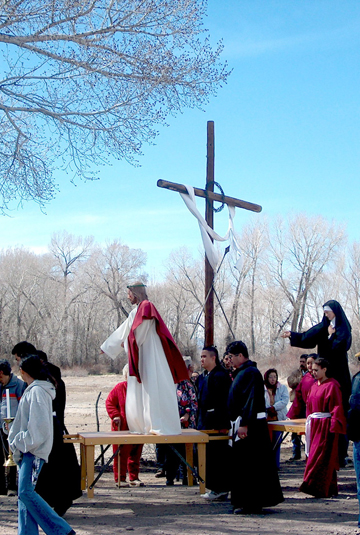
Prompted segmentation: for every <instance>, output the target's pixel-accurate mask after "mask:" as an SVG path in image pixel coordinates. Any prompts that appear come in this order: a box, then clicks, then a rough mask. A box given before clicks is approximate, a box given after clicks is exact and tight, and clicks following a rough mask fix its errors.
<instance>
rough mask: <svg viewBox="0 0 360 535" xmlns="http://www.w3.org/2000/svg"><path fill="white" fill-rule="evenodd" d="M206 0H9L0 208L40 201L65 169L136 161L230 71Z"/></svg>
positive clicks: (76, 172) (4, 7) (1, 17)
mask: <svg viewBox="0 0 360 535" xmlns="http://www.w3.org/2000/svg"><path fill="white" fill-rule="evenodd" d="M205 8H206V2H205V0H157V1H156V2H155V1H154V0H115V1H110V0H105V1H102V0H81V1H78V0H62V1H61V2H58V1H57V0H40V1H39V0H33V1H31V2H27V1H26V0H20V1H16V2H15V1H14V0H9V1H7V2H2V3H1V7H0V52H1V55H2V65H3V75H2V80H1V84H0V96H1V98H0V132H1V136H0V139H1V141H0V156H1V158H0V195H1V198H2V202H1V201H0V210H1V209H2V210H3V211H4V210H6V207H7V203H8V202H9V201H10V200H12V199H14V198H20V199H26V200H28V199H32V200H35V201H37V202H39V203H41V204H43V203H44V202H46V201H48V200H50V199H51V198H52V197H53V196H54V193H55V186H54V182H53V173H54V167H55V162H56V165H57V167H59V166H62V168H64V169H66V170H68V171H70V173H71V175H72V176H78V177H82V178H91V177H93V169H92V166H93V165H94V164H96V165H98V164H101V163H103V162H104V161H107V160H108V158H109V157H115V158H120V159H126V160H128V161H130V162H133V161H134V159H135V158H136V156H137V155H139V154H140V151H141V145H142V143H144V142H151V141H152V139H153V138H154V137H155V136H156V125H158V124H159V123H161V124H165V118H166V116H167V115H168V114H169V113H171V114H175V113H176V112H178V111H180V110H182V109H183V108H184V107H194V106H201V105H202V104H204V103H205V102H206V101H207V99H208V97H209V95H211V94H214V93H215V92H216V89H217V88H218V87H219V86H220V84H221V82H222V81H224V80H225V79H226V78H227V75H228V72H227V68H226V65H221V63H220V60H219V57H220V53H221V50H222V47H221V45H218V46H217V47H216V48H212V47H211V45H210V42H209V38H208V36H207V34H206V31H205V30H204V29H203V27H202V19H203V17H204V14H205Z"/></svg>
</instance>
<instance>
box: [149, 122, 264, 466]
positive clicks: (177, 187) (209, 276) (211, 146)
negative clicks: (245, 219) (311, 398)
mask: <svg viewBox="0 0 360 535" xmlns="http://www.w3.org/2000/svg"><path fill="white" fill-rule="evenodd" d="M214 161H215V135H214V121H208V123H207V162H206V188H205V190H203V189H199V188H194V193H195V195H196V196H197V197H202V198H205V199H206V208H205V219H206V222H207V224H208V225H209V227H211V228H214V212H213V204H214V201H216V202H220V203H224V204H227V205H229V206H236V207H238V208H243V209H245V210H251V211H252V212H261V210H262V208H261V206H259V205H258V204H254V203H251V202H247V201H243V200H241V199H235V198H234V197H228V196H227V195H224V194H223V193H222V194H219V193H215V192H214V176H215V172H214ZM157 185H158V187H159V188H166V189H170V190H172V191H177V192H179V193H187V188H186V187H185V186H184V184H176V183H175V182H168V181H166V180H158V182H157ZM213 282H214V270H213V269H212V267H211V265H210V264H209V262H208V260H207V258H206V256H205V299H206V297H207V295H208V293H209V297H208V299H207V301H206V302H205V307H204V309H205V345H206V346H210V345H214V290H213ZM201 314H202V311H201ZM201 314H200V315H199V318H198V322H197V324H198V323H199V319H200V316H201ZM194 331H195V330H194ZM199 455H200V451H199Z"/></svg>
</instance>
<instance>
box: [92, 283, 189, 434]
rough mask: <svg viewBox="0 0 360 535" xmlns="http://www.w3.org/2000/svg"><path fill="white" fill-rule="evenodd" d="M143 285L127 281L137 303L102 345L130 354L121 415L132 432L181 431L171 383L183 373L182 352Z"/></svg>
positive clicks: (185, 375)
mask: <svg viewBox="0 0 360 535" xmlns="http://www.w3.org/2000/svg"><path fill="white" fill-rule="evenodd" d="M145 288H146V286H145V284H143V283H142V282H135V283H134V284H132V285H130V286H128V299H129V300H130V302H131V304H132V305H136V308H134V309H133V310H132V311H131V312H130V314H129V317H128V318H127V320H125V321H124V322H123V323H122V324H121V325H120V327H118V329H116V331H115V332H114V333H113V334H112V335H111V336H109V338H108V339H107V340H106V341H105V342H104V343H103V344H102V345H101V350H102V352H103V353H106V354H107V355H109V357H111V358H116V357H117V356H118V354H119V353H120V350H121V348H122V347H124V348H125V351H126V352H127V354H128V358H129V378H128V385H127V394H126V418H127V422H128V426H129V430H130V432H132V433H141V434H148V433H154V434H159V435H179V434H180V433H181V427H180V420H179V415H178V414H179V413H178V405H177V399H176V384H177V383H179V382H180V381H183V380H185V379H187V378H188V373H187V369H186V366H185V364H184V361H183V358H182V355H181V353H180V351H179V349H178V347H177V345H176V343H175V341H174V339H173V337H172V336H171V334H170V332H169V330H168V329H167V327H166V325H165V323H164V321H163V320H162V318H161V316H160V314H159V312H158V311H157V310H156V308H155V306H154V305H153V303H151V302H150V301H149V300H148V297H147V294H146V289H145Z"/></svg>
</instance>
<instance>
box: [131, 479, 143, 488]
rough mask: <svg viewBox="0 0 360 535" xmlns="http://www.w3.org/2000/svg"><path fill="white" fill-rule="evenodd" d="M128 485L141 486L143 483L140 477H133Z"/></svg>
mask: <svg viewBox="0 0 360 535" xmlns="http://www.w3.org/2000/svg"><path fill="white" fill-rule="evenodd" d="M129 485H130V487H143V486H144V483H143V482H142V481H140V479H133V480H132V481H130V483H129Z"/></svg>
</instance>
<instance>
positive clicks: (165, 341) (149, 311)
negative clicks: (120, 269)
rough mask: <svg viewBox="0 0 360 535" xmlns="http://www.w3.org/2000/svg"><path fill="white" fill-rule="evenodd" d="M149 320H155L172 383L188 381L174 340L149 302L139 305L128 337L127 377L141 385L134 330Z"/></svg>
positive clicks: (184, 366)
mask: <svg viewBox="0 0 360 535" xmlns="http://www.w3.org/2000/svg"><path fill="white" fill-rule="evenodd" d="M151 319H155V321H156V332H157V334H158V336H159V338H160V340H161V344H162V346H163V349H164V353H165V356H166V360H167V362H168V364H169V368H170V371H171V374H172V376H173V380H174V383H175V384H177V383H180V382H181V381H185V380H187V379H189V374H188V371H187V369H186V365H185V363H184V360H183V358H182V355H181V353H180V351H179V349H178V347H177V345H176V343H175V340H174V339H173V337H172V336H171V334H170V331H169V330H168V328H167V327H166V325H165V323H164V321H163V319H162V317H161V316H160V314H159V312H158V311H157V310H156V308H155V306H154V305H153V303H151V302H150V301H141V303H140V304H139V306H138V309H137V312H136V315H135V318H134V321H133V324H132V327H131V330H130V333H129V336H128V347H129V375H131V376H135V377H137V380H138V382H139V383H141V377H140V372H139V348H138V345H137V343H136V338H135V329H136V328H137V327H138V326H139V325H140V324H141V323H142V322H143V320H151Z"/></svg>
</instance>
